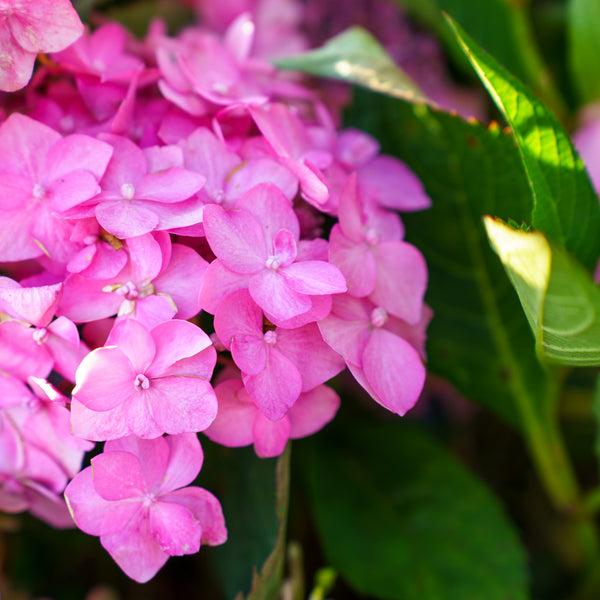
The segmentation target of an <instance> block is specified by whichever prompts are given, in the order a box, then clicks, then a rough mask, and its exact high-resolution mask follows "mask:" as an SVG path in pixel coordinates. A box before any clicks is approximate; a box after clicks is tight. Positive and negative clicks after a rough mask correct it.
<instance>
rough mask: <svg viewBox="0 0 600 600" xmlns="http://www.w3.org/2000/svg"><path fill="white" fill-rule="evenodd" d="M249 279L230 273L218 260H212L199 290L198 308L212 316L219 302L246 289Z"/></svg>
mask: <svg viewBox="0 0 600 600" xmlns="http://www.w3.org/2000/svg"><path fill="white" fill-rule="evenodd" d="M250 277H251V275H239V274H238V273H234V272H233V271H230V270H229V269H227V268H226V267H225V266H224V265H223V263H222V262H221V261H220V260H219V259H216V260H213V261H212V262H211V263H210V265H208V269H206V273H205V274H204V281H203V282H202V289H201V290H200V306H201V307H202V309H203V310H205V311H206V312H209V313H210V314H211V315H214V314H215V313H216V312H217V309H218V307H219V305H220V304H221V302H222V301H223V300H224V299H225V298H226V297H227V296H229V294H231V293H233V292H235V291H236V290H239V289H241V288H246V287H248V280H249V278H250Z"/></svg>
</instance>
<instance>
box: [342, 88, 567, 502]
mask: <svg viewBox="0 0 600 600" xmlns="http://www.w3.org/2000/svg"><path fill="white" fill-rule="evenodd" d="M346 122H347V124H348V125H352V126H357V127H360V128H363V129H366V130H368V131H370V132H371V133H372V134H373V135H375V137H377V139H379V140H380V141H381V143H382V147H383V150H384V151H385V152H388V153H390V154H394V155H396V156H398V157H399V158H401V159H402V160H404V161H405V162H406V163H407V164H408V166H409V167H411V168H412V169H413V170H414V171H415V173H416V174H417V175H418V176H419V177H420V178H421V180H422V181H423V183H424V184H425V188H426V190H427V192H428V194H429V195H430V197H431V199H432V201H433V205H432V208H431V209H429V210H427V211H424V212H422V213H417V214H411V215H404V216H403V219H404V220H405V222H406V232H407V237H408V239H409V241H411V242H413V243H414V244H415V245H416V246H417V247H418V248H420V249H421V250H422V252H423V253H424V255H425V258H426V259H427V265H428V268H429V287H428V292H427V297H426V299H427V302H428V303H429V304H430V305H431V306H432V308H433V310H434V318H433V320H432V322H431V325H430V326H429V329H428V343H427V354H428V364H427V368H428V370H429V371H432V372H434V373H437V374H439V375H442V376H443V377H445V378H446V379H448V380H450V381H451V382H452V383H453V384H454V385H455V386H456V387H457V388H458V389H459V390H460V391H461V392H462V393H463V394H465V395H466V396H468V397H470V398H472V399H473V400H476V401H477V402H480V403H481V404H484V405H486V406H488V407H490V408H491V409H492V410H494V411H495V412H496V413H498V414H500V415H501V416H503V417H504V418H505V419H506V420H507V421H509V422H510V423H512V424H513V425H514V426H516V427H518V428H519V429H520V430H521V431H522V432H523V433H524V434H525V437H526V439H527V440H528V443H529V444H530V448H531V450H532V453H533V456H534V460H535V461H536V463H537V466H538V469H539V470H540V472H541V473H543V479H544V481H545V483H546V485H547V486H548V490H549V492H550V494H551V496H552V497H553V499H554V501H555V502H556V504H557V505H560V506H567V505H569V503H570V502H571V501H572V498H573V493H574V489H575V487H574V481H573V478H572V474H571V473H570V472H569V469H568V466H567V465H566V464H565V460H564V456H561V452H560V445H559V444H556V443H555V441H554V437H555V435H556V431H555V430H554V429H553V428H554V425H553V423H554V410H555V408H556V397H557V391H558V385H557V375H556V373H555V372H554V371H553V370H549V369H545V368H543V367H542V366H541V364H540V363H539V361H538V360H537V357H536V353H535V344H534V340H533V338H532V336H531V333H530V331H529V327H528V323H527V319H526V318H525V315H524V313H523V310H522V308H521V305H520V303H519V299H518V296H517V294H516V293H515V291H514V289H513V288H512V286H511V284H510V281H509V280H508V278H507V277H506V273H505V272H504V269H503V268H502V266H501V263H500V261H499V260H498V258H497V256H495V254H494V252H493V251H492V250H491V248H490V246H489V242H488V239H487V235H486V232H485V229H484V227H483V222H482V217H483V215H485V214H491V215H495V216H498V217H501V218H503V219H504V220H509V219H513V220H514V221H517V222H519V223H520V222H523V221H527V220H528V218H529V216H530V214H531V196H530V190H529V187H528V184H527V180H526V178H525V174H524V171H523V168H522V165H521V162H520V158H519V154H518V152H517V150H516V148H515V146H514V139H513V138H512V136H510V135H508V134H506V133H504V132H503V131H501V130H500V129H499V128H498V127H494V128H491V129H487V128H485V127H484V126H482V125H481V124H479V123H476V122H465V121H464V120H462V119H461V118H459V117H457V116H453V115H450V114H447V113H444V112H442V111H437V110H434V109H431V108H430V107H428V106H426V105H411V104H408V103H406V102H402V101H398V100H394V99H392V98H387V97H384V96H382V95H379V94H371V93H367V92H364V91H362V90H356V94H355V102H354V105H353V107H352V110H351V111H350V112H349V113H348V115H347V121H346ZM399 193H401V192H400V191H399ZM557 465H561V467H560V468H557ZM563 467H564V468H563Z"/></svg>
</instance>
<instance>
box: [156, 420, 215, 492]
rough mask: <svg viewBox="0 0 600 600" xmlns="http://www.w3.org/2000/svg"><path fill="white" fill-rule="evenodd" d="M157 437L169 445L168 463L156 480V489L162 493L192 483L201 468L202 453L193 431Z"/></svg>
mask: <svg viewBox="0 0 600 600" xmlns="http://www.w3.org/2000/svg"><path fill="white" fill-rule="evenodd" d="M159 439H163V440H165V441H166V442H167V445H168V446H169V464H168V466H167V469H166V471H165V472H164V473H163V475H162V477H161V478H160V482H159V481H157V482H156V483H157V484H158V485H157V488H156V491H157V492H158V493H161V494H164V493H166V492H170V491H171V490H174V489H177V488H180V487H184V486H186V485H189V484H190V483H192V481H194V479H196V477H197V476H198V473H199V472H200V469H201V468H202V461H203V460H204V454H203V452H202V446H200V441H199V440H198V436H197V435H196V434H195V433H192V432H190V433H180V434H179V435H169V436H166V437H164V438H159Z"/></svg>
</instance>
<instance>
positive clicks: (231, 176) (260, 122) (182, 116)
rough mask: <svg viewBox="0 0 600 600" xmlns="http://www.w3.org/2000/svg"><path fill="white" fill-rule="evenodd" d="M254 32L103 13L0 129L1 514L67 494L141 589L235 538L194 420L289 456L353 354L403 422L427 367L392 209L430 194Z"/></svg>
mask: <svg viewBox="0 0 600 600" xmlns="http://www.w3.org/2000/svg"><path fill="white" fill-rule="evenodd" d="M256 32H257V24H256V23H254V22H253V21H252V20H251V19H250V17H249V16H248V15H247V14H242V15H239V16H238V17H237V18H236V19H234V21H233V22H232V24H231V25H230V26H229V28H228V29H227V30H226V31H225V33H224V34H222V35H220V34H217V33H215V32H213V31H212V30H209V29H206V28H202V27H199V26H197V27H192V28H189V29H187V30H184V31H182V32H181V33H180V34H179V35H178V36H177V37H169V36H168V35H167V34H166V33H165V30H164V27H163V26H162V24H161V23H155V24H153V26H152V27H151V29H150V31H149V33H148V35H147V37H146V39H145V40H143V41H139V40H136V39H134V38H133V37H132V36H131V35H130V34H129V32H128V31H126V30H125V29H124V28H123V27H121V26H120V25H118V24H115V23H108V24H105V25H103V26H102V27H100V28H99V29H97V30H96V31H94V32H93V33H90V32H86V33H85V34H84V35H83V36H82V37H80V38H79V39H78V40H77V41H76V42H75V43H73V44H72V45H71V46H69V47H68V48H66V49H64V50H62V51H61V52H56V53H54V54H52V55H51V56H50V59H51V60H50V61H47V62H48V64H45V65H44V66H43V67H41V68H40V69H39V70H38V71H37V72H36V74H35V76H34V80H33V82H32V84H31V85H30V86H28V88H27V89H26V90H25V92H24V93H23V94H22V95H21V96H20V97H19V98H16V99H15V98H12V99H11V104H10V109H9V108H8V104H7V105H6V110H5V113H4V118H3V121H2V123H1V124H0V209H1V210H2V219H1V220H0V267H1V268H2V271H3V273H4V274H5V276H3V277H0V388H1V389H2V391H3V392H4V393H3V394H2V395H1V396H0V397H1V398H2V400H1V403H0V447H1V448H2V451H1V452H0V510H4V511H8V512H19V511H22V510H30V511H31V512H33V513H34V514H36V515H38V516H39V517H41V518H43V519H45V520H47V521H48V522H50V523H51V524H53V525H55V526H67V525H68V524H69V523H70V517H69V514H68V512H67V509H66V507H65V505H64V502H63V501H62V498H61V496H62V494H63V491H64V494H65V496H66V499H67V502H68V505H69V508H70V511H71V514H72V517H73V518H74V520H75V522H76V524H77V526H78V527H80V528H81V529H82V530H83V531H85V532H87V533H89V534H92V535H97V536H99V537H100V540H101V543H102V544H103V546H104V547H105V548H106V549H107V551H108V552H109V553H110V554H111V555H112V556H113V558H114V559H115V561H116V562H117V563H118V564H119V566H120V567H121V568H122V569H123V570H124V571H125V572H126V573H127V574H128V575H129V576H130V577H132V578H133V579H135V580H136V581H140V582H143V581H147V580H149V579H150V578H152V577H153V576H154V574H155V573H156V572H157V571H158V570H159V569H160V568H161V567H162V565H163V564H164V563H165V561H166V560H167V558H168V557H169V556H172V555H182V554H188V553H193V552H197V551H198V549H199V547H200V545H201V544H202V543H207V544H220V543H222V542H224V541H225V539H226V529H225V524H224V518H223V514H222V511H221V508H220V505H219V502H218V501H217V500H216V498H215V497H214V496H212V495H211V494H210V493H209V492H207V491H206V490H203V489H201V488H199V487H196V486H193V485H190V484H191V483H192V482H193V481H194V479H195V478H196V476H197V474H198V472H199V470H200V466H201V463H202V451H201V448H200V443H199V441H198V438H197V435H196V434H197V433H198V432H203V433H204V434H206V435H207V436H208V437H209V438H211V439H213V440H215V441H217V442H218V443H221V444H224V445H226V446H232V447H235V446H243V445H249V444H254V447H255V450H256V453H257V454H258V455H259V456H262V457H272V456H277V455H278V454H280V453H281V452H282V451H283V449H284V447H285V445H286V443H287V441H288V439H290V438H298V437H303V436H306V435H309V434H312V433H314V432H315V431H317V430H318V429H320V428H321V427H323V426H324V425H325V424H326V423H327V422H329V421H330V420H331V419H332V418H333V417H334V415H335V413H336V411H337V409H338V406H339V403H340V399H339V397H338V396H337V394H336V393H335V392H334V391H333V390H332V389H331V388H330V387H327V386H326V385H325V384H326V382H327V381H329V380H330V379H331V378H332V377H334V376H335V375H337V374H338V373H340V372H341V371H342V370H343V369H344V368H345V367H348V369H349V371H350V372H351V373H352V374H353V375H354V377H355V378H356V380H357V381H358V383H359V384H360V385H361V386H362V387H363V388H364V389H365V390H366V391H367V392H368V393H369V394H370V395H371V396H372V398H373V399H374V400H375V401H376V402H378V403H379V404H381V405H382V406H384V407H385V408H387V409H389V410H390V411H392V412H395V413H397V414H400V415H402V414H404V413H405V412H406V411H407V410H409V409H410V408H411V407H412V406H413V405H414V403H415V402H416V400H417V398H418V396H419V394H420V392H421V389H422V386H423V383H424V379H425V369H424V366H423V362H422V361H423V359H424V339H425V330H426V327H427V323H428V321H429V319H430V318H431V312H430V310H429V309H428V307H427V306H425V305H424V303H423V296H424V293H425V289H426V284H427V270H426V265H425V261H424V259H423V257H422V255H421V253H420V252H419V251H418V250H417V249H416V248H415V247H414V246H412V245H411V244H409V243H407V242H406V241H404V239H403V238H404V227H403V223H402V221H401V219H400V217H399V216H398V211H414V210H421V209H425V208H427V207H428V206H429V199H428V198H427V196H426V195H425V193H424V191H423V188H422V186H421V184H420V182H419V181H418V180H417V179H416V177H415V176H414V175H413V174H412V173H411V172H410V171H409V170H408V169H407V167H406V166H404V165H403V164H402V163H400V162H399V161H397V160H396V159H394V158H392V157H389V156H385V155H381V154H380V153H379V146H378V144H377V142H376V141H375V140H374V139H372V138H371V137H370V136H368V135H366V134H365V133H362V132H360V131H356V130H342V131H337V130H336V127H335V126H334V124H333V123H334V119H333V118H332V115H331V113H330V111H329V110H328V108H327V106H326V105H325V104H324V103H323V102H322V101H321V100H320V98H319V95H318V93H317V92H315V91H313V90H310V89H309V88H308V87H306V86H305V85H303V83H302V81H301V80H299V79H297V78H290V77H289V76H286V75H283V74H281V73H279V72H277V71H276V70H275V69H274V68H273V67H272V66H271V65H270V64H269V63H268V62H266V61H264V60H263V59H261V58H259V57H258V56H257V55H255V54H254V53H253V43H254V39H255V36H256ZM208 315H213V316H214V320H213V321H214V331H213V327H212V326H211V325H209V324H210V322H211V319H210V317H208ZM201 325H202V326H204V327H205V329H206V331H205V330H204V329H202V328H201ZM217 364H218V365H219V366H218V368H216V365H217ZM50 382H52V383H50ZM211 382H212V383H211ZM213 386H214V387H213ZM93 442H105V444H104V448H103V451H102V453H100V454H97V455H96V456H95V457H94V458H93V459H92V461H91V466H90V467H88V468H85V469H84V470H82V471H79V470H80V468H81V465H82V460H83V456H84V452H85V451H87V450H90V449H91V447H92V446H93ZM69 479H72V481H71V482H70V483H68V481H69Z"/></svg>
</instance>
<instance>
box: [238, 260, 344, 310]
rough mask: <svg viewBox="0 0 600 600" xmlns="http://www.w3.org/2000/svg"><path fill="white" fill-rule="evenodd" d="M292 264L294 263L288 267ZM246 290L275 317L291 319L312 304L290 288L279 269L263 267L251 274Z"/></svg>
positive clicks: (307, 298)
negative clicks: (262, 269) (258, 271)
mask: <svg viewBox="0 0 600 600" xmlns="http://www.w3.org/2000/svg"><path fill="white" fill-rule="evenodd" d="M292 266H294V265H291V266H290V267H292ZM290 267H287V268H288V269H289V268H290ZM286 270H287V269H286ZM281 271H283V269H282V270H281ZM338 273H339V271H338ZM248 290H249V292H250V295H251V296H252V299H253V300H254V301H255V302H256V303H257V304H258V305H259V306H260V307H261V308H262V309H263V310H264V311H265V312H267V313H270V314H272V315H274V316H275V318H276V319H281V320H285V319H291V318H292V317H295V316H297V315H301V314H303V313H305V312H306V311H308V310H309V309H310V307H311V306H312V303H311V301H310V298H309V297H308V296H307V295H305V294H303V293H299V292H296V291H295V290H294V289H292V287H291V286H289V285H288V283H287V279H286V278H285V277H284V275H283V273H280V272H279V271H273V270H271V269H265V270H264V271H261V272H260V273H257V274H256V275H253V276H252V277H251V278H250V281H249V282H248Z"/></svg>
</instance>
